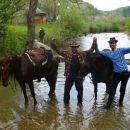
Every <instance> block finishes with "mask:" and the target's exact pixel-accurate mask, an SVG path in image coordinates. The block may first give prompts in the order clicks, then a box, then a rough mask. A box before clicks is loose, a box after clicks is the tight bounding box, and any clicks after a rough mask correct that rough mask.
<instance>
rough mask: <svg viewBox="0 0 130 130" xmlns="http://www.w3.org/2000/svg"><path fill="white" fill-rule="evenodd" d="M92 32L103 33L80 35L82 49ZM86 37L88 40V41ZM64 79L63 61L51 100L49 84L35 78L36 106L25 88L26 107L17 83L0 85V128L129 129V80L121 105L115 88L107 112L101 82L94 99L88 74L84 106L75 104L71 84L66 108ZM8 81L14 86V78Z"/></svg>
mask: <svg viewBox="0 0 130 130" xmlns="http://www.w3.org/2000/svg"><path fill="white" fill-rule="evenodd" d="M95 35H96V36H97V37H98V39H100V38H99V37H101V35H102V36H104V35H105V34H94V35H88V37H82V38H81V39H80V41H81V42H82V43H83V44H82V45H83V46H84V49H85V47H86V43H91V41H92V37H93V36H95ZM111 35H112V34H106V35H105V36H106V37H108V36H109V37H110V36H111ZM113 35H114V36H119V37H118V38H122V37H124V39H125V40H126V41H127V40H128V41H129V42H128V45H129V44H130V40H129V39H128V37H127V35H125V34H122V33H119V34H117V33H115V34H113ZM113 35H112V36H113ZM109 37H108V38H104V37H103V38H104V41H107V39H109ZM85 39H86V40H85ZM88 39H90V40H89V41H87V40H88ZM125 40H124V41H125ZM99 41H102V40H101V39H100V40H99ZM124 43H125V42H124ZM88 47H89V46H88ZM88 47H86V48H88ZM104 47H105V46H104ZM128 57H129V56H128ZM64 82H65V77H64V63H60V64H59V69H58V79H57V85H56V91H55V92H56V97H55V98H53V99H50V98H49V97H48V92H49V87H48V84H47V82H46V81H45V79H44V78H43V79H42V82H41V83H37V82H36V81H34V84H35V92H36V98H37V100H38V105H37V106H36V107H34V106H33V99H32V97H31V95H30V91H29V89H28V88H27V91H28V97H29V106H28V107H27V108H25V106H24V98H23V95H22V92H21V90H20V87H19V85H18V84H16V87H17V90H15V89H14V87H13V89H12V87H10V86H9V87H7V88H4V87H3V86H0V130H130V80H129V81H128V85H127V90H126V95H125V98H124V105H123V107H122V108H119V107H118V99H119V87H118V89H117V93H116V96H115V99H114V102H113V106H112V108H111V109H110V110H109V111H107V110H105V109H104V108H103V106H104V104H105V102H106V94H105V85H104V84H103V83H100V84H98V99H97V102H95V101H94V97H93V94H94V93H93V85H92V83H91V80H90V75H88V76H86V77H85V80H84V92H83V106H82V107H80V106H78V105H77V91H76V89H75V87H74V86H73V87H72V90H71V93H70V95H71V97H70V105H69V106H67V107H66V106H64V103H63V94H64ZM11 84H12V86H13V85H14V81H13V80H12V81H11Z"/></svg>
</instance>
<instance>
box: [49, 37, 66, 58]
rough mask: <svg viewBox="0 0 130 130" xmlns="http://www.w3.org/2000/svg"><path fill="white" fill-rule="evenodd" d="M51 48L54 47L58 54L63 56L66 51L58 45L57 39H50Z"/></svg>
mask: <svg viewBox="0 0 130 130" xmlns="http://www.w3.org/2000/svg"><path fill="white" fill-rule="evenodd" d="M51 48H52V49H54V50H55V51H56V52H57V53H58V54H59V55H61V56H63V57H65V56H66V54H67V52H68V51H66V50H63V49H61V48H60V47H59V44H58V41H57V39H52V41H51Z"/></svg>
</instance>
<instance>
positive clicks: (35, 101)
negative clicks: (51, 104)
mask: <svg viewBox="0 0 130 130" xmlns="http://www.w3.org/2000/svg"><path fill="white" fill-rule="evenodd" d="M28 85H29V88H30V91H31V95H32V97H33V100H34V106H35V105H37V100H36V98H35V92H34V84H33V80H32V81H29V82H28Z"/></svg>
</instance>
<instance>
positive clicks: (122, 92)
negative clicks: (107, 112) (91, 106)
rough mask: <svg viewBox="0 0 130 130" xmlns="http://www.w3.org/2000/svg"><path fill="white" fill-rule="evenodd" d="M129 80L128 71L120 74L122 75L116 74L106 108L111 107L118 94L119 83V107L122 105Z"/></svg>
mask: <svg viewBox="0 0 130 130" xmlns="http://www.w3.org/2000/svg"><path fill="white" fill-rule="evenodd" d="M128 79H129V72H128V71H124V72H120V73H117V72H115V73H114V77H113V80H112V85H111V87H110V89H109V98H108V102H107V106H106V107H110V106H111V104H112V101H113V98H114V95H115V94H116V89H117V86H118V84H119V82H121V86H120V99H119V105H122V102H123V99H124V95H125V91H126V85H127V82H128Z"/></svg>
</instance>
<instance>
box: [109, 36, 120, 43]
mask: <svg viewBox="0 0 130 130" xmlns="http://www.w3.org/2000/svg"><path fill="white" fill-rule="evenodd" d="M108 42H109V43H112V42H118V40H116V38H115V37H111V38H110V40H109V41H108Z"/></svg>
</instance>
